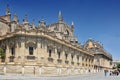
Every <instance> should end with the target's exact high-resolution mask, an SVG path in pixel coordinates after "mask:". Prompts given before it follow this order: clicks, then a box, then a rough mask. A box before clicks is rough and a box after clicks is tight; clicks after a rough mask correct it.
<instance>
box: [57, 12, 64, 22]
mask: <svg viewBox="0 0 120 80" xmlns="http://www.w3.org/2000/svg"><path fill="white" fill-rule="evenodd" d="M58 19H59V21H63V17H62V13H61V11H59V14H58Z"/></svg>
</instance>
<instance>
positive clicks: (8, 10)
mask: <svg viewBox="0 0 120 80" xmlns="http://www.w3.org/2000/svg"><path fill="white" fill-rule="evenodd" d="M6 15H10V8H9V5H8V4H7V7H6Z"/></svg>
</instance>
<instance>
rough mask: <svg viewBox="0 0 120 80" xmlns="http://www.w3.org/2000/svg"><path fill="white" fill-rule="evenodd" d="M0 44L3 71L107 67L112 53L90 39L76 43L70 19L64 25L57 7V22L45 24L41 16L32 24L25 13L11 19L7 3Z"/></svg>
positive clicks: (59, 71)
mask: <svg viewBox="0 0 120 80" xmlns="http://www.w3.org/2000/svg"><path fill="white" fill-rule="evenodd" d="M0 48H1V49H3V51H4V53H5V58H4V59H2V58H1V59H0V67H1V68H2V67H3V68H4V67H5V70H6V73H9V72H12V73H14V72H15V73H21V72H22V73H24V74H25V73H26V74H27V73H33V72H34V73H35V74H39V75H42V74H53V75H54V74H60V75H70V74H84V73H95V72H99V71H102V70H104V69H110V68H111V61H112V55H111V54H109V53H108V52H106V51H105V49H104V48H103V46H102V45H101V44H100V43H99V42H96V41H94V40H92V39H88V41H86V43H85V44H84V45H81V44H79V42H78V40H77V38H76V37H75V35H74V23H73V22H72V24H71V25H70V26H69V25H67V24H66V23H65V22H64V20H63V17H62V14H61V12H60V11H59V14H58V21H57V22H55V23H52V24H49V25H46V23H45V21H44V20H43V19H42V20H40V21H38V25H37V26H36V25H35V24H34V22H33V23H29V22H28V18H27V15H26V16H25V18H24V19H23V22H22V23H21V24H20V23H19V20H18V17H17V15H16V14H14V15H13V19H11V13H10V9H9V6H7V8H6V14H5V15H3V16H0ZM21 69H22V70H21ZM0 71H2V70H1V69H0Z"/></svg>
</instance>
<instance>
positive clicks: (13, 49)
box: [11, 47, 15, 56]
mask: <svg viewBox="0 0 120 80" xmlns="http://www.w3.org/2000/svg"><path fill="white" fill-rule="evenodd" d="M11 55H12V56H13V55H15V48H14V47H12V48H11Z"/></svg>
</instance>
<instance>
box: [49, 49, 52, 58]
mask: <svg viewBox="0 0 120 80" xmlns="http://www.w3.org/2000/svg"><path fill="white" fill-rule="evenodd" d="M51 53H52V50H51V49H50V50H49V57H51Z"/></svg>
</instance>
